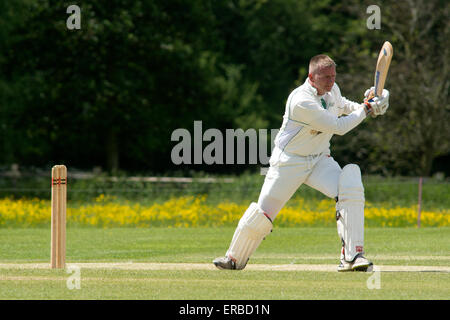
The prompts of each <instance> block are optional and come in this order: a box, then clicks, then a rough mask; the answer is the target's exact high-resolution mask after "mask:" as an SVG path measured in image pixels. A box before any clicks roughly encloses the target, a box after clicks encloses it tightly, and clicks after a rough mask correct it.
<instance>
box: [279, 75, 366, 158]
mask: <svg viewBox="0 0 450 320" xmlns="http://www.w3.org/2000/svg"><path fill="white" fill-rule="evenodd" d="M342 115H345V116H342ZM365 118H366V113H365V111H364V107H363V106H362V105H361V104H359V103H356V102H352V101H350V100H347V99H346V98H345V97H342V95H341V91H340V90H339V87H338V85H337V84H336V83H335V84H334V86H333V88H332V89H331V91H330V92H327V93H325V94H324V95H322V96H319V95H317V89H316V88H314V87H313V86H311V84H310V83H309V79H308V78H307V79H306V81H305V83H304V84H302V85H301V86H299V87H298V88H296V89H295V90H294V91H292V92H291V94H290V95H289V98H288V100H287V102H286V110H285V113H284V116H283V124H282V126H281V129H280V131H279V132H278V134H277V136H276V137H275V146H276V147H278V148H279V149H281V150H282V151H286V152H288V153H293V154H296V155H300V156H309V155H317V154H320V153H322V152H327V153H328V154H329V152H330V139H331V137H332V136H333V134H338V135H343V134H345V133H347V132H348V131H350V130H351V129H353V128H354V127H356V126H357V125H358V124H360V123H361V121H363V120H364V119H365Z"/></svg>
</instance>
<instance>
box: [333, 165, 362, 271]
mask: <svg viewBox="0 0 450 320" xmlns="http://www.w3.org/2000/svg"><path fill="white" fill-rule="evenodd" d="M364 201H365V199H364V187H363V184H362V180H361V171H360V169H359V167H358V166H357V165H356V164H349V165H346V166H345V167H344V168H343V169H342V173H341V175H340V177H339V186H338V202H337V204H336V220H337V229H338V234H339V237H340V238H341V241H342V243H343V247H344V250H343V251H344V259H345V260H346V261H349V262H350V261H352V260H353V259H354V258H355V256H356V255H357V254H358V253H361V254H363V253H364Z"/></svg>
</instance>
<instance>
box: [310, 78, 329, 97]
mask: <svg viewBox="0 0 450 320" xmlns="http://www.w3.org/2000/svg"><path fill="white" fill-rule="evenodd" d="M305 84H306V86H307V88H308V90H309V91H310V92H311V93H312V94H313V95H315V96H317V97H318V98H322V97H323V96H324V95H325V94H326V93H325V94H323V95H321V96H319V95H318V94H317V89H316V88H314V87H313V86H312V85H311V83H310V82H309V78H306V80H305Z"/></svg>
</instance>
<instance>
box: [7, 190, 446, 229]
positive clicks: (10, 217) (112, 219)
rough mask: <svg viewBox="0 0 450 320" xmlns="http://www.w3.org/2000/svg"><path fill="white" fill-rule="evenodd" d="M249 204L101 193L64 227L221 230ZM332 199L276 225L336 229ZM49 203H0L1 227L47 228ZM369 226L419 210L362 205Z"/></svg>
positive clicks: (437, 222) (427, 219)
mask: <svg viewBox="0 0 450 320" xmlns="http://www.w3.org/2000/svg"><path fill="white" fill-rule="evenodd" d="M247 207H248V203H233V202H229V201H226V202H220V203H218V204H214V205H211V204H208V202H207V196H205V195H203V196H181V197H173V198H171V199H169V200H166V201H161V202H159V203H153V204H151V205H142V204H140V203H139V202H128V201H123V200H120V201H119V200H117V199H116V198H115V197H110V196H105V195H103V194H101V195H100V196H98V197H97V198H95V200H94V201H92V202H90V203H88V204H82V203H79V204H76V203H75V204H70V203H69V204H68V208H67V223H68V225H69V226H80V227H85V226H86V227H100V228H111V227H138V228H148V227H221V226H235V225H236V224H237V222H238V221H239V219H240V217H241V215H242V214H243V212H244V211H245V210H246V209H247ZM334 212H335V203H334V201H333V200H329V199H326V200H317V201H312V202H311V201H309V202H308V201H305V200H303V199H293V200H292V201H291V202H289V205H288V206H286V207H285V208H283V210H282V211H281V212H280V214H279V215H278V216H277V219H276V221H275V225H276V226H278V227H302V226H305V227H306V226H320V227H327V226H335V225H336V221H335V214H334ZM50 215H51V210H50V201H49V200H41V199H11V198H3V199H0V228H15V227H46V226H49V225H50ZM365 223H366V226H368V227H414V226H416V224H417V207H416V206H411V207H399V206H389V204H386V205H382V206H380V204H377V206H374V205H372V204H371V203H366V210H365ZM421 225H422V226H424V227H444V226H450V210H449V209H439V210H435V211H422V213H421Z"/></svg>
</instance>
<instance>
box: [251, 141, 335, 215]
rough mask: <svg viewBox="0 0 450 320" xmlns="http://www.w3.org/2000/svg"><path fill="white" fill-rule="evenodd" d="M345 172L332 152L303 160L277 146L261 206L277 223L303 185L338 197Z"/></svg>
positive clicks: (329, 195) (263, 187)
mask: <svg viewBox="0 0 450 320" xmlns="http://www.w3.org/2000/svg"><path fill="white" fill-rule="evenodd" d="M341 172H342V169H341V167H340V166H339V164H338V163H337V162H336V161H335V160H334V159H333V157H331V156H330V155H329V154H328V153H321V154H318V155H311V156H305V157H303V156H298V155H295V154H292V153H287V152H285V151H282V150H281V149H279V148H278V147H275V148H274V149H273V152H272V156H271V157H270V168H269V170H268V171H267V174H266V178H265V180H264V184H263V186H262V189H261V193H260V195H259V199H258V205H259V207H260V208H261V209H262V210H263V211H264V212H265V213H266V214H267V215H268V216H269V217H270V219H271V220H272V221H274V219H275V217H276V216H277V214H278V213H279V212H280V210H281V209H282V208H283V207H284V205H285V204H286V202H287V201H288V200H289V199H290V198H291V197H292V195H293V194H294V193H295V191H296V190H297V189H298V188H299V187H300V186H301V185H302V184H303V183H304V184H306V185H308V186H310V187H312V188H314V189H316V190H318V191H320V192H322V193H323V194H325V195H326V196H328V197H330V198H335V197H337V195H338V183H339V176H340V174H341Z"/></svg>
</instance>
